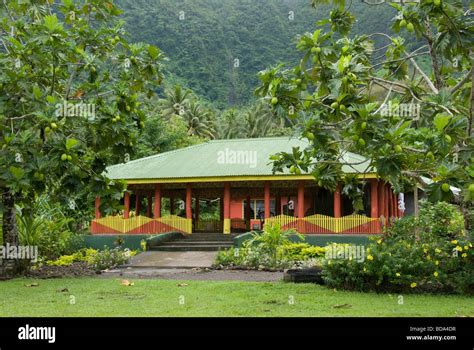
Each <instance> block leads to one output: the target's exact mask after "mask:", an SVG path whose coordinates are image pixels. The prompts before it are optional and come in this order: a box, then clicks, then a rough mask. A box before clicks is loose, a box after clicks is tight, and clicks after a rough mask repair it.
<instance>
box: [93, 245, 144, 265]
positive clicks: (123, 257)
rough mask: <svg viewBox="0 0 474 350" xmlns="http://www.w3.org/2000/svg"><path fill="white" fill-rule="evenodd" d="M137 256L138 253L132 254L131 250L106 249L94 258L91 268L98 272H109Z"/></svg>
mask: <svg viewBox="0 0 474 350" xmlns="http://www.w3.org/2000/svg"><path fill="white" fill-rule="evenodd" d="M135 254H136V252H132V251H130V250H129V249H124V250H121V249H119V248H114V249H109V248H105V249H104V250H101V251H99V252H98V253H97V254H96V255H95V256H94V257H93V258H92V263H91V266H92V267H93V268H94V269H96V270H97V271H101V270H107V269H110V268H113V267H116V266H118V265H123V264H125V263H127V262H128V261H129V259H130V258H131V257H132V256H134V255H135Z"/></svg>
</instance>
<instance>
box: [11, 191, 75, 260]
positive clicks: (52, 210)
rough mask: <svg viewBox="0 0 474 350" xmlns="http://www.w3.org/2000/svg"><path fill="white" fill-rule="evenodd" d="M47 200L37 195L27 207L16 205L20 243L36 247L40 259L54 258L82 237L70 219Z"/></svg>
mask: <svg viewBox="0 0 474 350" xmlns="http://www.w3.org/2000/svg"><path fill="white" fill-rule="evenodd" d="M48 200H49V197H47V196H44V197H40V198H37V199H36V201H35V202H34V203H33V204H32V205H31V206H30V207H29V208H24V209H23V210H21V209H20V208H18V211H17V213H18V214H17V224H18V234H19V239H20V244H21V245H29V246H37V247H38V254H39V256H40V257H41V258H44V259H55V258H57V257H59V256H60V255H63V254H70V253H71V252H73V251H75V250H76V249H77V248H78V247H79V246H80V245H81V243H82V240H83V236H82V234H79V233H76V232H74V231H73V230H72V229H71V226H72V225H71V224H72V219H71V218H68V217H66V216H65V215H64V213H63V212H62V211H61V210H60V207H59V206H58V205H57V204H56V205H54V204H52V203H49V202H48Z"/></svg>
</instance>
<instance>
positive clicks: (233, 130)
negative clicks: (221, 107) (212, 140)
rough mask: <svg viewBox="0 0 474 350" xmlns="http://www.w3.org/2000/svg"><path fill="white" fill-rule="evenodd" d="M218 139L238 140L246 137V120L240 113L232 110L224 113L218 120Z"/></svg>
mask: <svg viewBox="0 0 474 350" xmlns="http://www.w3.org/2000/svg"><path fill="white" fill-rule="evenodd" d="M216 131H217V133H216V137H217V138H219V139H237V138H239V137H243V135H244V120H243V118H242V115H241V114H239V112H238V111H237V110H236V109H234V108H232V109H229V110H226V111H224V112H223V113H222V114H221V115H220V116H219V119H218V123H217V128H216Z"/></svg>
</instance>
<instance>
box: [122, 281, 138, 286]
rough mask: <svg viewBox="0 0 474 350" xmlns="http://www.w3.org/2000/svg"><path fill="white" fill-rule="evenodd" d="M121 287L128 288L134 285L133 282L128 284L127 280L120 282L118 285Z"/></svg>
mask: <svg viewBox="0 0 474 350" xmlns="http://www.w3.org/2000/svg"><path fill="white" fill-rule="evenodd" d="M120 284H121V285H122V286H127V287H130V286H134V285H135V283H133V282H130V281H129V280H122V282H121V283H120Z"/></svg>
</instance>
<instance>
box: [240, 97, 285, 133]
mask: <svg viewBox="0 0 474 350" xmlns="http://www.w3.org/2000/svg"><path fill="white" fill-rule="evenodd" d="M244 127H245V131H244V132H245V136H246V137H248V138H256V137H264V136H267V135H268V134H269V133H270V131H271V130H272V128H275V127H278V126H277V125H276V123H275V117H274V116H273V114H272V112H271V110H270V109H269V108H268V106H266V105H264V104H262V103H259V104H256V105H255V106H252V107H250V109H248V110H247V111H246V112H244Z"/></svg>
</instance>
